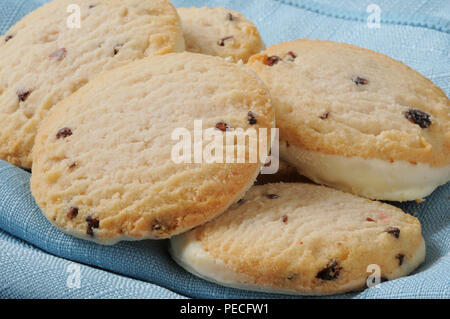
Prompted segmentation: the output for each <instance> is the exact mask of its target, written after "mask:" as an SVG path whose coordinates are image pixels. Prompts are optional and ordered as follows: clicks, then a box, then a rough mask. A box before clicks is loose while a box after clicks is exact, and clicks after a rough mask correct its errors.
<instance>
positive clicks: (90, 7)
mask: <svg viewBox="0 0 450 319" xmlns="http://www.w3.org/2000/svg"><path fill="white" fill-rule="evenodd" d="M96 6H97V5H96V4H90V5H89V9H92V8H95V7H96Z"/></svg>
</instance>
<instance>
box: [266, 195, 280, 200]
mask: <svg viewBox="0 0 450 319" xmlns="http://www.w3.org/2000/svg"><path fill="white" fill-rule="evenodd" d="M266 197H267V198H268V199H277V198H280V195H277V194H266Z"/></svg>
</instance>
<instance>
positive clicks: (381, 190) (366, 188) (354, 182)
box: [280, 142, 450, 201]
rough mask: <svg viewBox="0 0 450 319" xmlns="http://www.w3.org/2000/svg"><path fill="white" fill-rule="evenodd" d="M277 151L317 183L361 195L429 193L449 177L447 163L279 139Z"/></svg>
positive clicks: (396, 196) (390, 196) (401, 196)
mask: <svg viewBox="0 0 450 319" xmlns="http://www.w3.org/2000/svg"><path fill="white" fill-rule="evenodd" d="M280 155H281V157H282V158H283V159H285V160H286V161H288V162H289V163H291V164H292V165H294V166H295V167H297V169H298V171H299V173H300V174H302V175H304V176H306V177H308V178H310V179H311V180H313V181H314V182H316V183H318V184H324V185H328V186H331V187H334V188H337V189H341V190H343V191H347V192H350V193H354V194H357V195H360V196H363V197H367V198H371V199H378V200H391V201H408V200H418V199H422V198H424V197H426V196H428V195H430V194H431V193H432V192H433V191H434V190H435V189H436V188H437V187H439V186H440V185H443V184H445V183H447V182H448V181H449V180H450V165H448V166H443V167H436V168H435V167H431V166H429V165H428V164H421V163H418V164H417V165H413V164H411V163H408V162H406V161H395V162H393V163H391V162H388V161H384V160H379V159H363V158H361V157H345V156H341V155H329V154H323V153H320V152H314V151H308V150H304V149H301V148H298V147H295V146H292V145H290V146H289V147H287V146H286V143H285V142H282V143H280Z"/></svg>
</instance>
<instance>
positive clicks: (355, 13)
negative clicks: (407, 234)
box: [0, 0, 450, 298]
mask: <svg viewBox="0 0 450 319" xmlns="http://www.w3.org/2000/svg"><path fill="white" fill-rule="evenodd" d="M44 2H46V1H43V0H28V1H26V0H20V1H17V0H2V1H1V2H0V34H1V33H3V32H5V31H6V30H7V29H8V28H9V27H10V26H11V25H12V24H13V23H15V22H16V21H17V20H18V19H19V18H20V17H21V16H23V15H25V14H26V13H28V12H29V11H30V10H32V9H34V8H36V7H38V6H39V5H41V4H42V3H44ZM173 2H174V4H175V5H176V6H191V5H195V6H203V5H208V6H223V7H227V8H230V9H234V10H238V11H241V12H243V13H244V14H245V15H246V16H248V17H249V18H250V19H252V20H253V21H254V22H255V23H256V24H257V26H258V28H259V29H260V31H261V34H262V36H263V38H264V40H265V42H266V44H268V45H270V44H273V43H278V42H281V41H287V40H293V39H296V38H303V37H309V38H311V39H329V40H333V41H340V42H348V43H353V44H356V45H359V46H362V47H367V48H370V49H372V50H375V51H379V52H382V53H385V54H388V55H390V56H392V57H394V58H396V59H399V60H402V61H403V62H405V63H406V64H408V65H410V66H411V67H413V68H414V69H416V70H418V71H419V72H421V73H422V74H424V75H426V76H428V77H429V78H431V80H433V81H434V82H435V83H436V84H437V85H439V86H440V87H441V88H442V89H443V90H444V91H445V92H446V94H447V95H449V93H450V81H449V78H450V54H449V50H450V2H448V1H447V2H445V3H443V2H442V1H438V0H429V1H420V2H419V1H417V3H414V2H412V1H406V0H402V1H388V0H378V1H377V3H376V4H377V5H378V6H379V8H380V9H381V25H380V28H368V26H367V23H366V21H367V17H368V16H369V14H370V13H367V12H366V9H367V6H368V5H369V4H371V1H350V0H346V1H340V2H339V8H336V7H335V6H336V5H337V4H336V2H335V1H331V0H321V1H301V0H297V1H295V0H291V1H288V0H283V1H275V0H247V1H239V0H223V1H219V0H211V1H205V0H186V1H183V0H175V1H173ZM342 8H343V9H342ZM0 125H1V124H0ZM29 178H30V174H29V173H28V172H26V171H23V170H21V169H19V168H16V167H13V166H12V165H10V164H8V163H6V162H3V161H0V297H10V298H11V297H12V298H21V297H28V298H53V297H61V298H176V297H179V298H182V297H184V296H186V297H196V298H268V297H279V298H291V297H290V296H281V295H271V294H264V293H254V292H248V291H241V290H236V289H231V288H225V287H221V286H218V285H215V284H212V283H209V282H206V281H203V280H201V279H199V278H196V277H194V276H192V275H190V274H189V273H187V272H185V271H184V270H183V269H181V268H180V267H178V266H177V265H176V264H175V263H174V262H173V261H172V260H171V258H170V256H169V255H168V253H167V249H166V248H167V241H149V240H147V241H142V242H134V243H120V244H118V245H115V246H111V247H106V246H99V245H96V244H93V243H90V242H87V241H82V240H79V239H76V238H73V237H71V236H68V235H66V234H64V233H62V232H60V231H59V230H57V229H56V228H54V227H53V226H52V225H51V224H50V223H49V222H48V221H47V220H46V219H45V217H44V216H43V215H42V212H41V211H40V210H39V208H38V207H37V206H36V204H35V202H34V200H33V197H32V196H31V193H30V189H29ZM449 195H450V184H447V185H445V186H443V187H440V188H439V189H438V190H437V191H436V192H434V193H433V194H432V195H431V196H430V197H428V198H427V199H426V201H424V202H423V203H420V204H419V203H416V202H408V203H403V204H395V205H397V206H399V207H401V208H402V209H404V210H405V211H406V212H409V213H415V214H417V216H418V218H419V219H420V221H421V223H422V225H423V235H424V238H425V241H426V243H427V257H426V261H425V263H424V264H423V265H422V266H421V267H420V268H419V269H418V270H417V271H415V272H414V274H413V275H411V276H408V277H405V278H401V279H398V280H394V281H391V282H385V283H382V284H380V285H379V286H377V287H374V288H371V289H367V290H365V291H363V292H359V293H351V294H345V295H340V296H333V297H332V298H348V297H352V298H449V297H450V277H449V276H448V273H449V271H450V247H449V245H450V240H449V239H450V238H449V236H450V235H449V234H450V215H449V213H450V199H449ZM77 278H78V279H79V280H78V281H77Z"/></svg>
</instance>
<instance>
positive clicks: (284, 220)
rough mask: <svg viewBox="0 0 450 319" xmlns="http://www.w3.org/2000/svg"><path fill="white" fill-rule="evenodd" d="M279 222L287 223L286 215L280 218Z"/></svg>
mask: <svg viewBox="0 0 450 319" xmlns="http://www.w3.org/2000/svg"><path fill="white" fill-rule="evenodd" d="M281 220H282V221H283V223H285V224H286V223H287V222H288V217H287V215H283V216H282V217H281Z"/></svg>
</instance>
